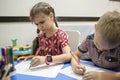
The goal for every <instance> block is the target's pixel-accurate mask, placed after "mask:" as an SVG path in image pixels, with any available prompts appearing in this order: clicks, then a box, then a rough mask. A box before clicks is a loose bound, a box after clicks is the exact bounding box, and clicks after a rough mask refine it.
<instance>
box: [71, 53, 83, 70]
mask: <svg viewBox="0 0 120 80" xmlns="http://www.w3.org/2000/svg"><path fill="white" fill-rule="evenodd" d="M71 55H72V57H73V58H74V59H75V61H76V62H77V64H78V65H81V64H80V62H79V61H78V60H77V59H76V57H75V56H74V54H73V53H72V52H71ZM82 70H83V72H85V69H84V68H82Z"/></svg>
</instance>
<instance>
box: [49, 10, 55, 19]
mask: <svg viewBox="0 0 120 80" xmlns="http://www.w3.org/2000/svg"><path fill="white" fill-rule="evenodd" d="M49 17H50V19H51V20H54V15H53V13H52V12H50V14H49Z"/></svg>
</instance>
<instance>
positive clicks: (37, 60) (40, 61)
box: [30, 56, 45, 67]
mask: <svg viewBox="0 0 120 80" xmlns="http://www.w3.org/2000/svg"><path fill="white" fill-rule="evenodd" d="M44 63H45V56H35V57H33V58H32V61H31V63H30V66H31V67H35V66H38V65H40V64H44Z"/></svg>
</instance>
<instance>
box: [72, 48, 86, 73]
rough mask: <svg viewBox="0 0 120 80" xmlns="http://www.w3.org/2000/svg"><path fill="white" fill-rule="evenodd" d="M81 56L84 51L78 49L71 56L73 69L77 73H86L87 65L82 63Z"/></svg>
mask: <svg viewBox="0 0 120 80" xmlns="http://www.w3.org/2000/svg"><path fill="white" fill-rule="evenodd" d="M81 56H82V53H81V52H79V51H78V50H77V51H76V52H75V53H74V55H73V56H72V58H71V65H72V70H73V71H74V72H75V73H77V74H84V72H85V66H84V65H82V64H80V57H81Z"/></svg>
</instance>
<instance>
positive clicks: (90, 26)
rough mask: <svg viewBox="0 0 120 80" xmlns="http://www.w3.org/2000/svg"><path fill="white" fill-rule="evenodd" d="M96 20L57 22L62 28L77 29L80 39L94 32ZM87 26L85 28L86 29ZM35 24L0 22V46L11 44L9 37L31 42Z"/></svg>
mask: <svg viewBox="0 0 120 80" xmlns="http://www.w3.org/2000/svg"><path fill="white" fill-rule="evenodd" d="M95 23H96V22H90V23H89V22H87V23H86V22H85V23H81V22H74V23H70V22H66V23H64V22H59V23H58V24H59V27H60V28H61V29H63V30H71V29H72V30H79V31H80V32H81V34H82V36H81V37H80V41H82V40H83V39H84V38H85V36H86V35H88V34H90V33H93V32H94V24H95ZM86 28H87V29H86ZM36 35H37V34H36V26H35V25H33V24H32V23H29V22H25V23H1V24H0V47H3V46H11V45H12V41H11V39H18V40H17V44H18V45H20V44H31V43H32V40H33V39H34V38H35V37H36Z"/></svg>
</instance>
